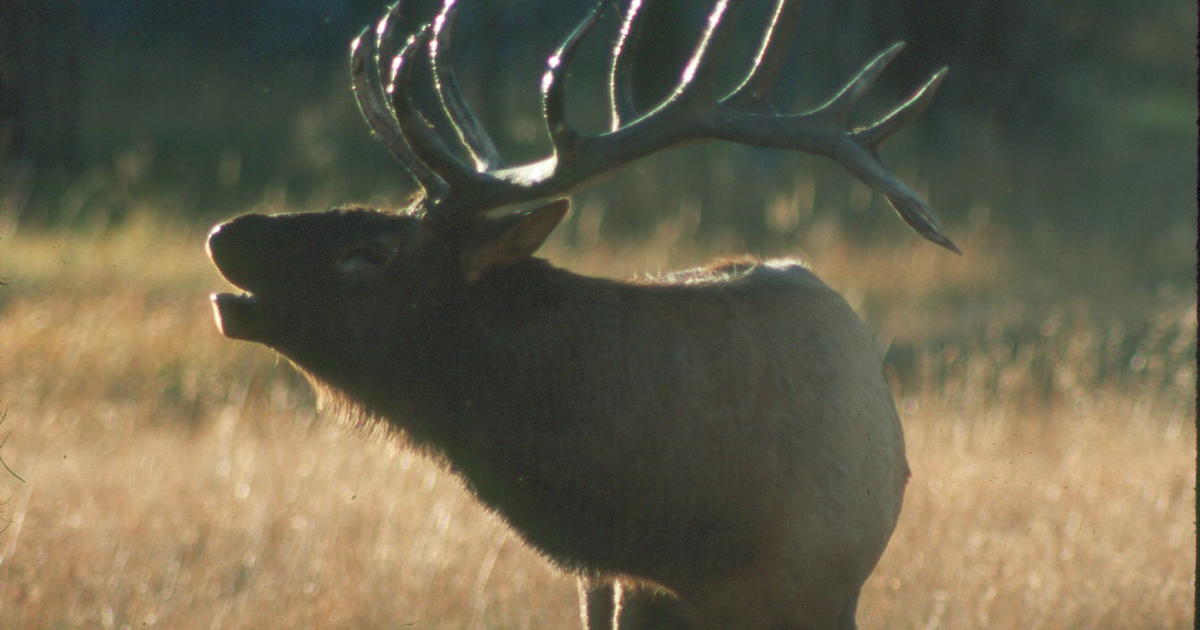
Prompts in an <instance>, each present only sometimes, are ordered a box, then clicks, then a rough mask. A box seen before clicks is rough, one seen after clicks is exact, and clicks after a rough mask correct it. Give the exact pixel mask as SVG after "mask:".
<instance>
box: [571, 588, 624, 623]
mask: <svg viewBox="0 0 1200 630" xmlns="http://www.w3.org/2000/svg"><path fill="white" fill-rule="evenodd" d="M576 583H577V584H578V586H579V618H580V620H582V621H583V628H584V630H613V628H615V627H616V619H615V612H616V609H617V597H618V593H619V591H618V590H617V587H616V585H614V584H613V583H612V582H601V581H597V580H591V579H588V578H583V577H581V578H578V579H577V581H576Z"/></svg>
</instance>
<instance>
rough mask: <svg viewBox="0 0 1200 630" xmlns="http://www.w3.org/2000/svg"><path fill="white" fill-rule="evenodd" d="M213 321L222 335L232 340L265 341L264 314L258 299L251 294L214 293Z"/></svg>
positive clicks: (210, 297)
mask: <svg viewBox="0 0 1200 630" xmlns="http://www.w3.org/2000/svg"><path fill="white" fill-rule="evenodd" d="M209 300H211V301H212V308H213V320H214V321H215V322H216V324H217V329H218V330H220V331H221V334H222V335H225V336H226V337H229V338H230V339H242V340H245V341H258V342H262V341H263V333H264V330H263V321H262V314H261V311H260V310H259V308H258V306H259V305H258V299H257V298H256V297H255V296H254V295H253V294H250V293H238V294H235V293H213V294H212V295H210V296H209Z"/></svg>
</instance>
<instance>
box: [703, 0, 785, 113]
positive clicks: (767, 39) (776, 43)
mask: <svg viewBox="0 0 1200 630" xmlns="http://www.w3.org/2000/svg"><path fill="white" fill-rule="evenodd" d="M801 6H802V3H801V2H797V1H794V0H779V2H778V3H777V4H776V5H775V12H774V13H772V15H771V22H770V23H769V24H768V25H767V30H766V32H765V33H764V34H763V40H762V45H761V46H760V47H759V49H758V54H757V55H755V57H754V62H753V63H752V64H751V66H750V71H749V72H748V73H746V78H745V79H743V80H742V83H741V85H739V86H737V88H735V89H734V90H733V92H732V93H730V94H729V96H727V97H725V98H724V99H723V100H722V103H724V104H725V105H729V106H732V107H737V108H739V109H743V110H758V111H769V110H770V105H769V103H768V101H767V99H768V98H770V96H771V91H772V90H774V89H775V83H776V82H777V81H778V80H779V72H780V70H782V69H783V62H784V59H785V58H786V57H787V52H788V44H790V43H791V41H792V37H793V36H794V35H795V33H796V23H797V21H798V20H799V16H800V7H801Z"/></svg>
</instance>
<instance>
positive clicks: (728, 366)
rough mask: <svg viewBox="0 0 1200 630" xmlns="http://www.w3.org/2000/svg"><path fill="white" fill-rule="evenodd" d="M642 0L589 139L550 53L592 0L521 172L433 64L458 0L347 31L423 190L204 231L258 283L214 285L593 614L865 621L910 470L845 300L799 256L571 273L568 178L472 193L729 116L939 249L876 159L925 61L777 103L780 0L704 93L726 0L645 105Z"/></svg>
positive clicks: (222, 317)
mask: <svg viewBox="0 0 1200 630" xmlns="http://www.w3.org/2000/svg"><path fill="white" fill-rule="evenodd" d="M638 4H639V3H637V2H634V3H631V6H630V7H629V9H628V10H627V11H626V12H625V18H624V19H625V23H624V25H623V28H622V29H621V35H620V36H619V37H618V39H617V43H616V46H615V47H614V54H613V59H612V69H613V71H612V77H613V78H612V81H611V85H610V94H611V96H612V102H613V121H614V122H613V131H611V132H609V133H606V134H602V135H599V136H582V135H580V134H578V133H577V132H575V131H574V130H573V129H572V128H571V127H570V126H569V125H568V124H567V123H566V121H565V118H564V115H563V110H562V81H561V75H562V72H563V69H564V68H565V67H566V66H567V65H568V62H569V60H570V57H571V54H572V52H573V51H574V48H575V45H576V44H577V43H578V41H579V39H580V38H581V37H583V36H584V35H585V34H586V33H587V32H588V31H589V30H590V29H591V28H592V27H593V26H594V24H595V23H596V18H597V16H598V15H599V13H600V11H601V10H602V9H603V5H602V6H601V7H598V8H597V9H596V10H595V11H593V12H592V13H591V14H589V16H588V17H587V19H585V21H584V22H583V23H582V24H581V25H580V27H579V28H578V29H576V31H575V32H574V33H572V35H571V36H570V37H569V38H568V39H567V41H566V42H565V43H564V44H563V47H562V48H561V49H560V50H559V51H558V53H557V54H556V55H555V56H554V57H553V58H552V61H551V64H550V70H549V71H548V72H547V77H546V79H545V80H544V81H543V84H542V88H543V94H544V99H545V109H546V121H547V126H548V128H549V131H550V135H551V138H552V140H553V143H554V147H555V152H554V154H553V155H552V156H551V157H549V158H547V159H545V160H542V161H540V162H535V163H533V164H529V165H525V166H518V167H507V166H505V165H504V164H503V162H502V161H501V160H500V158H499V156H498V153H497V152H496V150H495V148H494V146H493V144H492V142H491V141H490V139H489V138H488V136H487V134H486V133H485V132H483V130H482V129H481V127H480V126H479V125H478V123H477V122H476V120H475V118H474V116H473V115H472V114H471V112H470V109H469V108H468V107H467V106H466V104H465V102H464V101H463V100H462V99H461V97H460V96H459V94H458V92H457V88H456V87H455V82H454V78H453V76H452V75H451V73H450V71H449V69H448V68H444V67H440V66H439V65H438V64H437V59H436V53H437V49H438V47H439V46H443V47H444V46H445V45H447V44H448V42H449V28H450V24H451V22H452V17H453V12H454V10H455V3H454V2H453V0H450V1H448V2H447V3H446V5H445V7H444V9H443V12H442V14H441V15H440V16H439V19H438V20H437V21H436V22H435V24H436V25H437V27H436V28H426V29H422V30H420V31H418V32H417V33H416V34H415V35H413V36H412V37H410V38H408V40H407V42H404V43H402V44H400V45H396V44H395V40H396V36H395V34H394V33H393V30H394V25H395V22H396V20H395V16H396V12H397V11H398V10H399V8H398V7H393V8H392V9H391V10H390V11H389V12H388V13H387V14H386V15H385V16H384V18H383V20H382V21H381V22H380V24H379V25H378V27H377V28H376V29H375V30H374V31H371V32H369V33H364V35H363V36H361V37H360V38H359V39H358V40H356V42H355V44H354V46H353V48H352V50H353V54H352V74H353V78H354V87H355V94H356V97H357V98H358V101H359V105H360V107H361V108H362V110H363V113H364V115H365V117H366V118H367V120H368V122H369V123H370V124H371V126H372V129H373V130H374V131H375V132H376V134H377V135H378V136H380V138H381V139H382V140H383V141H384V142H385V143H386V144H387V146H388V147H389V148H390V149H391V150H392V152H393V153H394V154H395V155H396V156H397V157H398V158H399V159H400V160H401V162H402V163H403V164H404V165H405V166H406V168H407V170H408V171H409V172H410V173H411V174H412V175H413V176H414V178H415V179H416V180H417V182H418V183H419V184H420V186H421V188H422V190H423V192H424V195H423V196H422V197H420V198H419V200H418V201H416V202H415V203H414V204H413V205H412V206H411V207H410V208H408V209H406V210H405V211H402V212H399V213H384V212H380V211H377V210H373V209H367V208H359V207H346V208H340V209H335V210H331V211H327V212H322V213H299V214H286V215H272V216H267V215H258V214H250V215H244V216H241V217H238V218H236V219H233V220H232V221H229V222H227V223H225V224H223V225H220V226H218V227H217V228H215V229H214V230H213V232H212V234H211V235H210V237H209V242H208V247H209V252H210V255H211V257H212V259H213V262H214V263H215V264H216V266H217V267H218V269H219V270H220V271H221V273H222V274H223V275H224V276H225V277H226V278H227V279H228V280H229V281H230V282H232V283H233V284H234V285H236V286H238V287H240V288H242V289H244V290H245V291H246V293H243V294H240V295H234V294H218V295H214V297H213V302H214V307H215V311H216V314H217V320H218V325H219V326H220V328H221V330H222V332H224V334H226V335H227V336H229V337H232V338H236V339H245V340H250V341H254V342H259V343H263V344H265V345H267V346H269V347H271V348H273V349H275V350H277V351H278V352H280V353H281V354H283V355H284V356H286V357H288V358H289V359H290V360H291V361H292V362H293V363H295V364H296V365H297V366H298V367H299V368H300V369H301V370H303V371H304V372H306V373H307V374H309V375H310V376H311V377H312V379H313V380H314V381H316V382H318V383H319V384H320V385H321V386H322V387H324V388H327V389H328V390H330V391H331V392H332V393H333V394H334V395H336V396H339V397H340V398H342V399H344V400H345V401H348V402H349V403H350V404H352V405H354V406H355V407H357V408H358V409H360V410H361V411H363V412H364V413H365V414H367V415H369V416H371V417H375V418H378V419H380V420H381V421H383V422H387V423H390V424H392V425H394V426H395V427H397V428H399V429H401V430H402V431H403V432H404V434H405V435H406V436H407V438H408V439H409V440H410V442H411V443H412V444H413V445H414V446H415V447H417V448H420V449H423V450H425V451H426V452H428V453H431V454H433V455H434V456H436V457H438V458H439V459H440V460H441V461H442V462H444V464H445V466H446V467H448V468H449V469H451V470H452V471H454V472H455V473H456V474H457V475H458V476H459V477H461V479H463V481H464V482H465V483H466V484H467V486H468V487H469V488H470V489H471V491H472V492H473V493H474V494H475V496H476V497H478V499H479V500H480V501H481V502H482V503H483V504H485V505H487V506H488V507H489V508H491V509H493V510H495V511H496V512H497V513H499V514H500V515H501V516H502V517H503V518H504V519H505V520H506V521H507V522H508V523H509V524H510V525H511V526H512V528H513V529H514V530H515V531H516V532H517V533H518V534H519V535H521V536H522V537H523V538H524V539H525V540H526V541H528V542H529V544H531V545H532V546H533V547H535V548H536V549H538V550H540V551H541V552H543V553H544V554H545V555H546V556H547V557H549V558H550V559H551V560H553V561H554V562H555V563H557V564H558V565H559V566H561V567H563V568H565V569H567V570H570V571H572V572H574V573H576V574H577V575H578V576H580V584H581V595H582V604H583V611H584V620H585V624H586V625H587V626H588V627H589V628H592V629H598V628H616V627H620V628H622V629H627V628H638V627H644V628H661V627H678V628H699V629H703V628H764V629H766V628H771V629H776V628H779V629H782V628H853V627H854V616H855V610H856V606H857V599H858V593H859V590H860V588H861V586H862V584H863V583H864V581H865V580H866V578H867V576H868V575H869V574H870V572H871V571H872V569H873V568H874V566H875V564H876V562H877V561H878V559H879V557H880V555H881V554H882V552H883V550H884V548H885V546H886V544H887V541H888V538H889V537H890V535H891V532H892V530H893V528H894V526H895V523H896V520H897V517H898V515H899V512H900V506H901V501H902V497H903V493H904V486H905V482H906V479H907V476H908V466H907V463H906V461H905V454H904V440H903V436H902V432H901V427H900V422H899V419H898V417H897V414H896V411H895V408H894V405H893V403H892V397H891V394H890V393H889V391H888V388H887V385H886V383H885V380H884V378H883V375H882V370H881V359H880V356H879V353H878V351H877V350H876V348H875V346H874V344H873V342H872V338H871V336H870V335H869V334H868V333H867V331H866V330H865V328H864V326H863V325H862V323H861V322H860V321H859V320H858V318H857V317H856V316H855V314H854V313H853V311H852V310H851V309H850V308H849V306H847V304H846V303H845V301H844V300H842V298H841V297H839V296H838V295H837V293H835V292H834V291H832V290H831V289H829V288H828V287H827V286H826V285H825V284H823V283H822V282H821V281H820V280H819V279H817V277H816V276H814V275H813V274H812V273H811V272H809V271H808V270H807V269H805V268H804V267H802V266H801V265H799V264H796V263H793V262H788V261H776V262H761V263H760V262H754V261H741V262H727V263H723V264H717V265H713V266H710V267H708V268H703V269H697V270H690V271H686V272H680V273H677V274H673V275H668V276H665V277H662V278H659V279H657V280H653V281H642V282H615V281H610V280H603V279H598V278H590V277H585V276H580V275H576V274H573V273H571V272H569V271H566V270H563V269H559V268H555V267H553V266H551V265H550V264H549V263H547V262H545V261H543V260H540V259H537V258H535V257H534V256H533V254H534V253H535V251H536V250H537V248H538V247H539V246H540V245H541V244H542V242H543V241H544V240H545V238H546V237H547V236H548V235H549V234H550V233H551V231H552V230H553V229H554V228H555V226H556V225H557V224H558V222H559V221H560V220H561V218H562V217H563V215H564V213H565V211H566V205H567V204H566V201H565V200H558V201H551V202H550V203H547V204H545V205H542V206H540V207H538V208H536V209H534V210H530V211H523V212H514V213H509V214H507V215H501V216H496V217H492V216H487V215H485V214H484V212H486V211H487V210H490V209H493V208H497V207H500V206H503V205H507V204H512V203H516V202H521V201H530V200H536V199H543V198H546V197H554V196H557V195H561V194H564V193H566V192H568V191H569V190H571V189H573V188H575V187H577V186H579V185H580V184H582V183H584V182H586V181H589V180H592V179H594V178H595V177H597V176H599V175H601V174H603V173H604V172H607V171H610V170H612V169H615V168H616V167H618V166H619V165H621V164H623V163H626V162H629V161H631V160H634V159H636V158H638V157H640V156H643V155H646V154H648V153H650V152H653V151H655V150H658V149H660V148H663V147H666V146H670V145H673V144H677V143H680V142H685V141H690V140H697V139H704V138H723V139H731V140H737V141H740V142H745V143H748V144H756V145H762V146H772V147H786V148H792V149H797V150H803V151H810V152H817V153H821V154H824V155H828V156H830V157H833V158H834V159H837V160H839V161H840V162H842V163H843V164H845V165H846V166H847V167H848V168H849V169H850V170H851V171H852V172H853V173H855V174H856V175H857V176H859V177H860V178H862V179H863V180H864V181H866V182H867V183H869V184H871V185H872V186H875V187H876V188H877V189H878V190H880V191H881V192H883V193H884V194H885V195H886V196H887V197H888V198H889V199H890V200H891V201H892V203H893V206H894V207H896V209H897V210H898V211H899V212H900V214H901V216H902V217H903V218H905V220H906V221H908V222H909V224H910V225H912V226H914V227H915V228H916V229H917V230H918V231H920V232H921V233H922V234H924V235H926V236H927V237H929V238H930V239H931V240H934V241H935V242H938V243H941V244H943V245H945V246H946V247H948V248H951V249H954V246H953V244H952V243H950V241H949V240H948V239H946V237H945V236H944V235H942V233H941V231H940V229H939V228H938V227H937V224H936V222H935V221H934V219H933V215H932V213H931V212H930V211H929V209H928V207H927V206H926V205H925V204H924V202H923V201H921V200H920V198H919V197H917V196H916V195H914V194H912V193H911V191H909V190H908V189H907V188H906V187H905V186H904V185H903V184H902V183H900V182H899V181H898V180H896V179H895V178H894V177H892V176H891V175H890V174H889V173H888V172H887V171H886V170H885V169H884V168H883V167H882V165H881V164H880V163H879V161H878V158H877V157H876V154H875V149H876V148H877V146H878V144H879V143H880V142H882V140H883V139H884V138H886V137H887V136H888V135H890V134H891V133H892V132H893V131H894V130H895V129H897V128H898V127H899V126H901V125H902V124H904V123H905V122H907V121H908V120H909V119H911V118H912V116H913V115H915V113H916V112H917V111H919V110H920V109H921V108H922V107H923V106H924V105H925V104H926V103H927V102H928V99H929V96H930V95H931V94H932V91H933V90H932V88H933V87H934V86H935V85H936V82H937V80H938V78H939V77H940V73H939V74H938V75H935V77H934V79H932V80H931V81H930V83H929V84H927V85H926V86H924V87H923V88H922V89H921V90H918V92H917V93H916V94H914V96H913V97H912V98H911V99H910V100H909V101H908V102H906V103H905V104H904V105H901V106H900V107H898V108H897V109H896V110H895V111H893V112H892V113H891V114H889V115H888V116H886V117H885V118H884V119H882V120H881V121H879V122H877V123H875V124H874V125H872V126H869V127H867V128H865V129H860V130H853V131H851V130H845V129H843V128H842V126H841V124H840V121H841V120H842V119H843V118H844V115H845V111H846V109H847V108H848V107H849V106H850V105H851V104H852V103H853V101H854V100H855V98H857V96H858V95H859V94H860V93H861V92H862V91H863V90H865V89H866V88H867V87H868V85H869V83H870V82H871V80H872V79H873V78H874V76H875V75H876V74H877V73H878V71H879V70H880V69H882V67H883V65H884V64H886V62H887V61H888V60H889V59H890V58H891V56H892V55H893V54H894V53H895V52H896V50H897V47H893V48H891V49H889V50H888V51H885V52H884V53H882V54H881V55H880V56H879V57H877V58H876V59H875V60H874V61H872V62H871V63H870V64H868V65H867V66H866V67H864V68H863V70H862V71H861V72H860V73H859V75H858V76H856V77H855V78H854V79H853V80H852V81H850V83H849V84H848V85H847V86H846V88H844V89H843V91H842V92H840V93H839V94H838V95H837V96H835V97H834V98H833V99H831V100H830V101H829V102H828V103H826V105H825V106H823V107H822V108H820V109H818V110H814V111H813V112H809V113H807V114H804V115H800V116H778V115H775V114H772V113H770V109H769V108H768V107H767V106H766V101H765V99H766V95H767V94H768V93H769V91H770V88H771V85H772V84H773V82H774V80H775V76H776V74H777V71H778V69H779V66H780V65H781V59H782V55H783V51H784V49H785V48H786V43H787V42H786V40H787V33H784V32H783V31H787V30H789V29H788V27H790V25H791V23H792V22H794V19H795V11H796V7H795V5H794V4H793V3H789V2H788V1H787V0H783V1H780V2H779V4H778V8H777V10H776V12H775V14H774V16H773V19H772V22H771V26H770V28H768V29H767V34H766V36H765V37H764V39H763V45H762V48H761V50H760V52H759V55H758V56H757V58H756V60H755V63H754V64H753V66H752V69H751V71H750V73H749V74H748V76H747V77H746V79H745V80H744V81H743V82H742V84H741V85H740V86H739V87H738V88H737V89H735V90H734V91H733V92H732V93H730V94H729V95H728V96H725V97H723V98H716V92H715V89H714V87H713V86H712V83H711V71H708V70H706V68H707V66H708V65H710V63H711V58H712V56H713V55H715V54H718V53H719V52H720V51H721V50H722V42H723V40H724V39H725V37H724V36H725V35H727V32H725V31H727V30H728V29H727V27H726V26H725V24H726V22H727V21H726V20H723V19H722V18H723V13H724V12H725V10H726V3H725V2H717V3H716V4H715V6H714V9H713V13H712V19H710V21H709V30H708V31H707V32H706V33H705V34H704V36H703V38H702V41H701V43H700V45H699V46H698V47H697V51H696V53H695V54H694V56H693V58H692V61H691V62H690V63H689V71H688V72H685V74H684V79H683V80H682V81H681V83H680V86H679V88H678V89H677V90H676V91H675V93H674V94H673V95H672V96H671V97H670V98H669V99H668V100H667V101H666V102H664V103H663V104H662V105H660V106H659V107H658V108H656V109H654V110H653V111H651V112H649V113H647V114H644V115H639V114H637V113H635V112H633V111H632V108H631V107H630V106H629V105H628V104H627V102H625V100H624V99H623V98H622V97H621V93H622V91H623V90H622V85H623V82H624V81H625V77H626V76H627V70H628V68H627V67H626V65H627V59H628V54H623V52H622V51H623V49H625V48H627V47H628V45H629V44H630V43H631V42H632V41H633V40H634V39H635V38H636V37H637V28H636V20H635V18H636V13H637V11H636V8H637V6H638ZM773 34H774V37H773V36H772V35H773ZM417 62H424V63H425V64H427V66H428V67H429V69H430V70H431V71H432V72H430V73H429V74H430V76H431V77H432V78H433V79H434V81H432V82H431V83H432V85H430V86H428V89H431V90H435V91H436V92H437V95H438V97H439V99H440V102H441V104H442V106H443V108H444V110H445V111H444V112H440V113H441V114H444V116H445V117H446V118H447V119H448V120H450V121H451V127H452V130H453V132H454V133H453V134H448V138H447V137H444V136H438V135H434V134H433V132H432V130H431V129H430V127H429V126H428V125H426V124H425V122H424V121H425V119H426V117H427V113H423V112H420V111H418V108H417V107H416V106H415V105H414V104H413V102H412V100H411V99H410V98H409V95H410V94H411V93H412V91H413V90H417V89H420V86H419V85H418V83H419V82H418V81H417V80H415V79H414V78H413V75H412V73H411V71H410V68H411V67H412V66H413V65H414V64H415V63H417ZM447 139H450V140H455V141H456V142H457V145H458V148H456V149H454V150H451V149H450V148H449V147H448V146H447V142H446V140H447ZM468 161H469V162H473V164H474V166H468Z"/></svg>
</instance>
